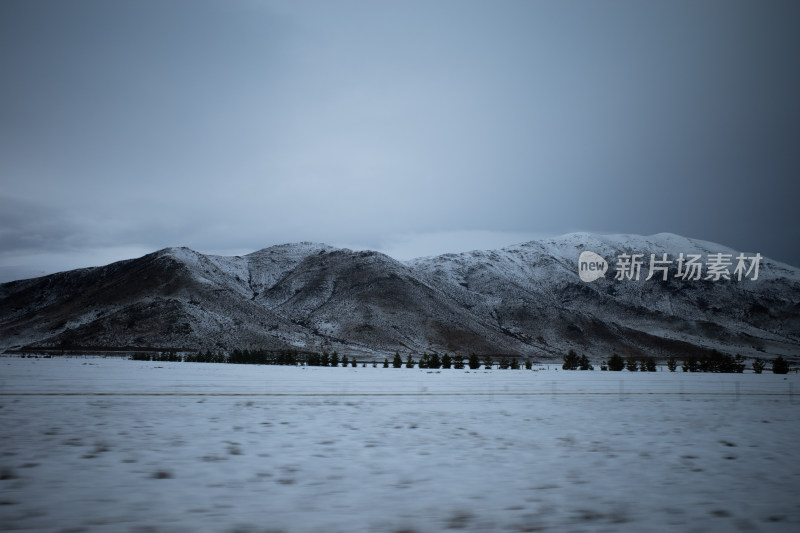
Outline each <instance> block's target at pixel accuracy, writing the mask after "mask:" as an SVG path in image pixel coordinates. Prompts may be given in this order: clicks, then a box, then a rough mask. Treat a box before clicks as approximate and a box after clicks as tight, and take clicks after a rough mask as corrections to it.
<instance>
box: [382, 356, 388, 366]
mask: <svg viewBox="0 0 800 533" xmlns="http://www.w3.org/2000/svg"><path fill="white" fill-rule="evenodd" d="M383 368H389V359H388V358H386V357H384V358H383Z"/></svg>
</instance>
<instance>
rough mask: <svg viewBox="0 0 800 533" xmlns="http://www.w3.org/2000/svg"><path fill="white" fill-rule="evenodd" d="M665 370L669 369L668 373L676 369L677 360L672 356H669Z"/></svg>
mask: <svg viewBox="0 0 800 533" xmlns="http://www.w3.org/2000/svg"><path fill="white" fill-rule="evenodd" d="M667 368H669V371H670V372H675V370H676V369H677V368H678V360H677V359H675V356H674V355H670V356H669V359H667Z"/></svg>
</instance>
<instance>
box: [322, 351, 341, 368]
mask: <svg viewBox="0 0 800 533" xmlns="http://www.w3.org/2000/svg"><path fill="white" fill-rule="evenodd" d="M319 364H320V365H321V366H328V365H329V364H331V356H330V355H328V352H322V357H320V358H319ZM337 364H338V362H337Z"/></svg>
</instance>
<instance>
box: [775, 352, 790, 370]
mask: <svg viewBox="0 0 800 533" xmlns="http://www.w3.org/2000/svg"><path fill="white" fill-rule="evenodd" d="M772 373H773V374H788V373H789V362H788V361H787V360H786V359H784V358H783V356H782V355H779V356H778V358H777V359H773V360H772Z"/></svg>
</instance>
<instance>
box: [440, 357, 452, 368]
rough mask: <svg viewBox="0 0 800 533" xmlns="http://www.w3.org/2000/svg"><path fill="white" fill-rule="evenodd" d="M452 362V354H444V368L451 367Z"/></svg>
mask: <svg viewBox="0 0 800 533" xmlns="http://www.w3.org/2000/svg"><path fill="white" fill-rule="evenodd" d="M452 364H453V360H452V359H450V356H449V355H447V354H444V355H443V356H442V368H450V367H451V366H452Z"/></svg>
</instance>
